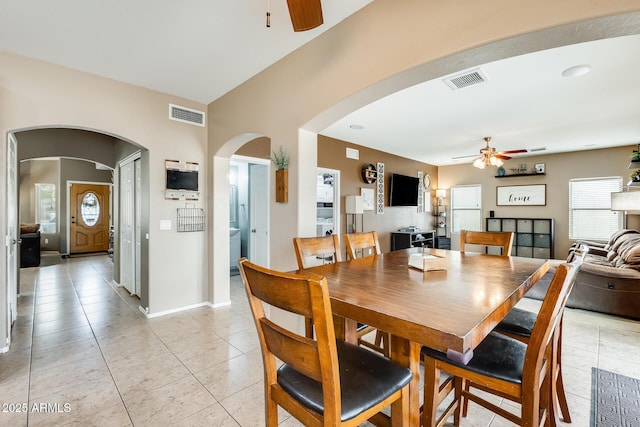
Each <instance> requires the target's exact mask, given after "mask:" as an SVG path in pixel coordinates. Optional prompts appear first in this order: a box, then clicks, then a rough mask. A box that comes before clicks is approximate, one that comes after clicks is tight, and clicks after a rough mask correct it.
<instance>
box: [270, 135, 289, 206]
mask: <svg viewBox="0 0 640 427" xmlns="http://www.w3.org/2000/svg"><path fill="white" fill-rule="evenodd" d="M271 161H272V162H273V164H275V165H276V203H287V202H288V201H289V169H288V168H289V153H287V152H286V151H284V149H283V148H282V146H280V149H279V150H278V152H277V153H276V152H275V151H274V152H273V157H271Z"/></svg>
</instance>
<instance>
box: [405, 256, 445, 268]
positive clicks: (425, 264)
mask: <svg viewBox="0 0 640 427" xmlns="http://www.w3.org/2000/svg"><path fill="white" fill-rule="evenodd" d="M409 267H413V268H417V269H418V270H422V271H434V270H446V269H447V259H446V258H445V257H441V256H438V255H434V254H410V255H409Z"/></svg>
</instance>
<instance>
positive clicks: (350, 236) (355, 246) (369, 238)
mask: <svg viewBox="0 0 640 427" xmlns="http://www.w3.org/2000/svg"><path fill="white" fill-rule="evenodd" d="M344 241H345V244H346V246H347V255H348V259H356V258H360V257H358V256H357V252H358V251H361V253H362V256H372V255H380V254H381V253H382V251H381V250H380V241H379V240H378V233H376V232H375V231H365V232H362V233H347V234H345V235H344ZM365 251H366V252H365ZM365 253H366V254H367V255H365Z"/></svg>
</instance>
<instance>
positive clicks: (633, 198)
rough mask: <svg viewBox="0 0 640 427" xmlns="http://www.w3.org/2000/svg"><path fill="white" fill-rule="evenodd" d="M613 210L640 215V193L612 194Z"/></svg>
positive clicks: (623, 192) (622, 192) (624, 192)
mask: <svg viewBox="0 0 640 427" xmlns="http://www.w3.org/2000/svg"><path fill="white" fill-rule="evenodd" d="M611 210H612V211H626V212H627V213H629V214H634V215H640V191H621V192H618V193H611Z"/></svg>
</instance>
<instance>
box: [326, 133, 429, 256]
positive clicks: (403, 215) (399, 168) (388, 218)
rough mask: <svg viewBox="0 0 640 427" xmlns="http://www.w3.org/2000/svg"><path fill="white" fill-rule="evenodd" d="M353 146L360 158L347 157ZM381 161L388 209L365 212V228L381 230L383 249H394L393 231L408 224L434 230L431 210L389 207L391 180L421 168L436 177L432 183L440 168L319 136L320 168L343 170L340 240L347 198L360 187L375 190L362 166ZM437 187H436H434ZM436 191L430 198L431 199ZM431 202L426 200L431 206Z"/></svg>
mask: <svg viewBox="0 0 640 427" xmlns="http://www.w3.org/2000/svg"><path fill="white" fill-rule="evenodd" d="M347 147H349V148H354V149H357V150H359V153H360V156H359V157H360V158H359V159H358V160H354V159H348V158H347V157H346V154H345V153H346V148H347ZM378 162H381V163H384V167H385V173H386V177H385V208H384V214H382V215H379V214H376V212H375V211H365V213H364V215H363V218H362V220H363V228H362V229H363V230H364V231H370V230H375V231H377V232H378V237H379V239H380V247H381V249H382V252H389V251H390V250H391V235H390V233H391V232H392V231H397V230H398V229H399V228H403V227H407V226H410V225H412V226H416V227H419V228H423V229H433V217H432V213H431V212H423V213H418V212H417V208H416V207H411V206H407V207H390V206H388V205H389V179H390V177H391V174H392V173H399V174H402V175H409V176H417V173H418V171H422V172H423V173H424V174H425V175H427V174H429V175H430V176H432V177H433V183H432V184H433V185H435V183H436V180H437V174H438V168H437V167H436V166H433V165H429V164H426V163H422V162H418V161H415V160H410V159H406V158H404V157H399V156H395V155H393V154H389V153H385V152H382V151H378V150H373V149H370V148H367V147H362V146H358V145H354V144H350V143H347V142H345V141H341V140H337V139H334V138H329V137H326V136H323V135H319V136H318V167H323V168H328V169H336V170H339V171H340V195H341V204H340V206H341V212H340V215H341V218H342V221H341V226H340V227H341V230H340V235H341V237H340V240H341V241H342V240H343V239H342V234H344V233H345V232H346V231H345V226H346V221H345V219H346V216H345V213H344V197H345V196H352V195H359V194H360V189H361V188H372V189H373V190H374V191H375V189H376V185H375V183H374V184H365V183H364V182H363V180H362V177H361V170H362V165H363V164H366V163H372V164H373V165H377V163H378ZM434 188H435V187H434ZM432 197H433V194H432V195H431V197H429V199H430V201H432V200H431V199H432ZM430 204H431V203H429V202H427V205H428V206H430ZM359 221H360V220H358V230H360V222H359Z"/></svg>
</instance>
